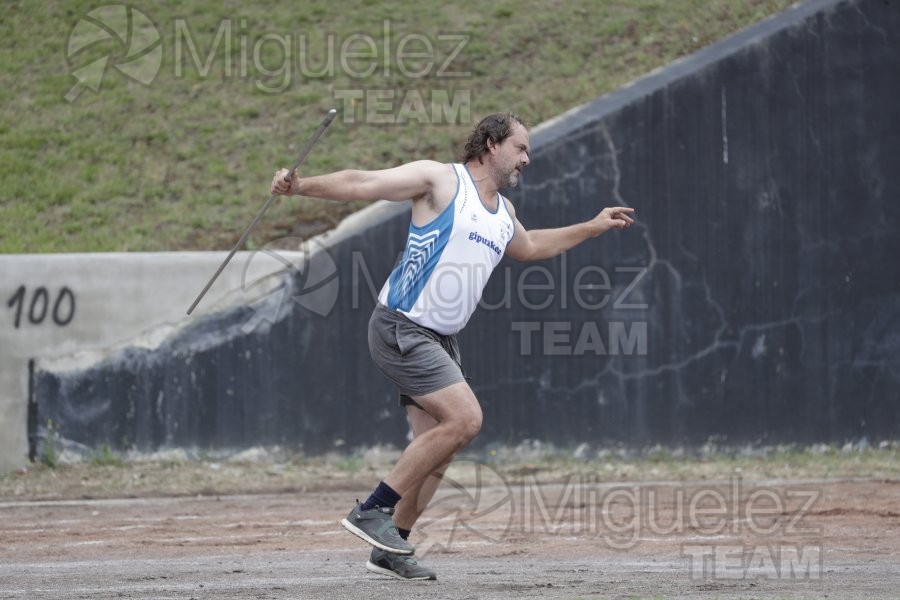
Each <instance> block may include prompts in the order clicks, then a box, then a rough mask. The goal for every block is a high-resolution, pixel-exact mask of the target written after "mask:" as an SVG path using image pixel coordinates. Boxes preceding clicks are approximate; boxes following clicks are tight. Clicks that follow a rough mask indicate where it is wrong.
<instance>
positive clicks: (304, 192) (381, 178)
mask: <svg viewBox="0 0 900 600" xmlns="http://www.w3.org/2000/svg"><path fill="white" fill-rule="evenodd" d="M446 168H447V167H446V165H444V164H442V163H439V162H435V161H431V160H418V161H415V162H411V163H407V164H405V165H400V166H399V167H394V168H392V169H383V170H380V171H358V170H353V169H348V170H344V171H337V172H335V173H329V174H328V175H316V176H313V177H299V176H298V175H297V174H296V173H294V177H293V179H292V180H291V181H290V182H288V181H286V180H285V177H286V176H287V174H288V170H287V169H281V170H280V171H278V172H277V173H275V177H274V179H273V180H272V193H273V194H277V195H284V196H289V195H295V196H310V197H313V198H324V199H326V200H349V201H359V200H363V201H365V200H382V199H383V200H394V201H401V200H417V199H420V198H427V197H429V196H430V195H431V194H432V193H433V191H434V187H435V183H436V182H437V181H438V180H439V178H440V177H441V175H442V173H443V171H444V170H445V169H446Z"/></svg>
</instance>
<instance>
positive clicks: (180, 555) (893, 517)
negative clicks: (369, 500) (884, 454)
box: [0, 463, 900, 599]
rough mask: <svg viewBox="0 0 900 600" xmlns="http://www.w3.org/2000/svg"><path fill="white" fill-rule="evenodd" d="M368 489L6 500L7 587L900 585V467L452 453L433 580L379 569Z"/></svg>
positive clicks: (684, 588)
mask: <svg viewBox="0 0 900 600" xmlns="http://www.w3.org/2000/svg"><path fill="white" fill-rule="evenodd" d="M369 488H370V486H368V485H364V484H362V483H359V482H355V481H354V482H341V481H339V482H337V483H335V482H334V481H328V480H322V481H321V482H320V484H319V485H316V484H310V485H307V486H305V487H304V489H298V490H294V491H290V492H281V493H267V494H258V495H246V494H245V495H193V496H189V497H140V498H106V499H68V500H65V499H53V500H35V499H25V500H18V499H15V498H10V497H8V496H7V497H6V499H5V500H4V501H2V502H0V598H16V599H18V598H27V599H37V598H90V599H100V598H153V599H164V598H179V599H188V598H197V599H201V598H203V599H206V598H210V599H211V598H225V599H238V598H240V599H245V598H348V597H362V598H372V597H385V596H386V595H389V596H390V597H395V598H407V597H417V598H479V599H480V598H523V597H528V598H587V597H591V598H597V597H600V598H626V597H627V598H631V597H641V598H643V597H651V598H657V597H697V598H754V597H773V596H774V597H778V598H823V597H828V598H860V597H867V598H890V597H897V596H898V594H900V592H898V590H900V568H898V566H900V561H898V558H900V554H898V550H900V481H898V480H896V479H872V478H865V479H848V478H842V479H818V480H817V479H796V480H784V479H775V480H763V479H754V480H751V479H744V478H743V477H742V476H740V475H734V476H731V477H728V478H723V479H718V480H716V481H696V480H694V481H668V482H666V481H652V480H643V481H635V482H628V481H614V482H610V481H601V480H600V479H599V478H597V477H593V476H591V475H589V474H578V475H574V476H573V475H570V476H567V477H558V476H555V477H552V478H550V477H545V478H544V479H542V477H541V474H540V473H537V474H529V473H527V472H523V473H520V474H519V476H518V477H516V478H511V477H509V476H508V475H506V474H502V473H498V472H497V471H494V470H493V469H491V468H490V467H489V466H485V465H478V464H474V463H473V464H470V465H460V466H459V467H453V468H451V471H449V472H448V477H447V479H446V480H445V482H444V485H443V486H442V487H441V490H440V491H439V493H438V495H437V496H436V497H435V499H434V500H433V501H432V502H431V503H430V504H429V506H428V508H427V510H426V511H425V514H424V516H423V518H422V519H421V520H420V522H419V524H418V527H417V530H416V531H414V533H413V537H412V541H413V542H415V543H416V544H417V555H418V556H419V557H420V561H421V562H422V563H423V564H426V565H428V566H430V567H432V568H433V569H435V570H436V571H437V573H438V580H437V581H436V582H412V583H411V582H400V581H395V580H392V579H389V578H385V577H383V576H379V575H374V574H371V573H369V572H367V571H366V570H365V566H364V565H365V560H366V557H367V555H368V550H367V546H366V545H365V544H364V543H363V542H362V541H360V540H358V539H357V538H355V537H353V536H352V535H350V534H348V533H347V532H345V531H344V530H343V529H342V528H341V527H340V526H339V525H338V521H339V520H340V518H341V517H343V516H344V515H345V514H346V512H347V511H348V510H349V509H350V507H351V506H352V505H353V501H354V499H355V498H362V497H364V496H365V495H366V494H367V492H368V490H369Z"/></svg>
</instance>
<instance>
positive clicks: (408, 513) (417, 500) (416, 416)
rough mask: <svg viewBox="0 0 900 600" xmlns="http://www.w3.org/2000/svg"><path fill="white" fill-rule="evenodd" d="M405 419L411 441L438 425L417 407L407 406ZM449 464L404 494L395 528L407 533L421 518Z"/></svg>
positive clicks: (445, 464)
mask: <svg viewBox="0 0 900 600" xmlns="http://www.w3.org/2000/svg"><path fill="white" fill-rule="evenodd" d="M406 417H407V420H409V426H410V427H411V428H412V432H413V439H415V438H417V437H419V436H420V435H422V434H423V433H425V432H426V431H428V430H430V429H433V428H434V427H436V426H437V425H438V420H437V419H435V418H434V417H432V416H431V415H429V414H428V413H427V412H425V411H424V410H422V409H421V408H419V407H418V406H414V405H409V406H407V407H406ZM449 464H450V463H449V461H448V462H446V463H444V464H443V465H441V466H439V467H438V468H437V469H435V470H434V471H432V472H431V473H429V474H428V475H426V476H425V478H424V479H422V480H420V481H419V483H418V484H416V485H414V486H413V487H412V488H411V489H409V490H408V491H407V492H406V494H404V496H403V498H402V499H401V500H400V502H398V503H397V510H396V511H395V512H394V524H395V525H396V526H397V527H399V528H400V529H406V530H407V531H408V530H411V529H412V528H413V525H415V524H416V521H418V520H419V517H420V516H422V512H423V511H424V510H425V508H426V507H427V506H428V503H429V502H431V499H432V497H434V493H435V492H436V491H437V489H438V487H439V486H440V485H441V478H442V477H443V475H444V471H445V470H446V469H447V465H449Z"/></svg>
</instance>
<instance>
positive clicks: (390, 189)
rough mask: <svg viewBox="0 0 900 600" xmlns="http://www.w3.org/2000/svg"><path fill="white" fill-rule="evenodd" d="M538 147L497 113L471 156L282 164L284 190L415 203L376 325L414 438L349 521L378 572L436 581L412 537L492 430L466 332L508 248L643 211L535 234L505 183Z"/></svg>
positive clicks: (556, 243)
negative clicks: (463, 460)
mask: <svg viewBox="0 0 900 600" xmlns="http://www.w3.org/2000/svg"><path fill="white" fill-rule="evenodd" d="M529 153H530V145H529V140H528V129H527V128H526V126H525V124H524V123H523V122H522V120H521V119H519V118H518V117H516V116H515V115H512V114H502V113H498V114H492V115H488V116H487V117H485V118H484V119H482V120H481V121H480V122H479V123H478V124H477V125H476V126H475V128H474V130H473V131H472V134H471V136H470V137H469V140H468V141H467V142H466V146H465V151H464V157H463V160H462V163H461V164H444V163H439V162H434V161H430V160H420V161H415V162H411V163H408V164H405V165H401V166H399V167H395V168H392V169H385V170H382V171H356V170H345V171H339V172H336V173H332V174H329V175H320V176H315V177H304V178H300V177H298V176H297V175H296V174H295V175H294V177H293V178H292V179H291V180H288V179H287V174H288V171H287V170H286V169H282V170H280V171H278V172H277V173H276V174H275V178H274V179H273V181H272V193H273V194H284V195H290V194H294V195H303V196H312V197H315V198H326V199H332V200H376V199H386V200H392V201H398V202H400V201H406V200H411V201H412V222H411V223H410V228H409V236H408V238H407V242H406V249H405V251H404V253H403V257H402V259H401V261H400V263H399V264H398V265H397V267H396V268H395V269H394V271H393V272H392V273H391V275H390V277H389V278H388V281H387V282H386V283H385V284H384V287H383V288H382V290H381V293H380V295H379V298H378V304H377V306H376V308H375V311H374V312H373V314H372V318H371V320H370V321H369V350H370V352H371V354H372V358H373V359H374V361H375V363H376V364H377V365H378V367H379V368H380V369H381V370H382V372H383V373H384V374H385V375H386V376H387V377H388V378H389V379H390V380H391V381H393V382H394V383H395V384H396V385H397V387H398V388H399V389H400V394H401V396H400V402H401V405H403V406H404V407H405V408H406V412H407V418H408V420H409V423H410V427H411V428H412V431H413V436H414V437H413V440H412V442H411V443H410V444H409V446H407V448H406V450H405V451H404V452H403V454H402V455H401V456H400V458H399V460H398V461H397V464H396V465H395V466H394V468H393V469H392V470H391V472H390V473H389V474H388V475H387V476H386V477H385V478H384V480H383V481H381V483H379V485H378V487H377V488H376V489H375V490H374V491H373V492H372V494H371V496H369V498H368V499H367V500H366V501H365V502H363V503H359V502H357V505H356V506H355V507H354V508H353V510H351V511H350V514H348V515H347V517H346V518H345V519H343V520H342V521H341V524H342V525H343V526H344V527H345V528H346V529H348V530H349V531H350V532H351V533H353V534H355V535H357V536H359V537H360V538H362V539H364V540H365V541H366V542H368V543H369V544H371V545H372V546H374V548H373V550H372V554H371V557H370V559H369V561H368V563H367V564H366V567H367V568H368V569H369V570H370V571H373V572H377V573H382V574H385V575H390V576H393V577H397V578H400V579H436V576H435V574H434V572H433V571H431V570H430V569H428V568H426V567H424V566H422V565H419V564H418V563H417V562H416V560H415V559H414V558H413V557H412V554H413V552H414V547H413V546H412V545H411V544H410V543H409V542H408V541H407V538H408V537H409V534H410V530H411V529H412V527H413V525H414V524H415V522H416V520H417V519H418V518H419V515H420V514H421V513H422V511H423V510H424V509H425V506H427V504H428V502H429V500H430V499H431V497H432V495H433V494H434V492H435V490H436V489H437V486H438V483H439V481H440V478H441V475H442V474H443V471H444V469H445V468H446V466H447V464H448V463H449V462H450V461H451V459H452V458H453V456H454V455H455V454H456V453H457V452H458V451H459V450H460V449H461V448H463V447H464V446H465V445H466V444H468V443H469V442H470V441H471V440H472V439H473V438H474V437H475V436H476V435H477V434H478V431H479V430H480V429H481V420H482V413H481V407H480V405H479V404H478V400H477V399H476V398H475V394H474V393H473V392H472V389H471V388H470V387H469V385H468V383H466V379H465V377H464V375H463V372H462V368H461V366H460V357H459V348H458V346H457V343H456V333H457V332H459V331H460V330H461V329H462V328H463V327H464V326H465V324H466V322H467V321H468V320H469V317H470V316H471V314H472V312H473V311H474V309H475V307H476V306H477V304H478V302H479V300H480V299H481V293H482V290H483V288H484V286H485V284H486V283H487V279H488V277H489V275H490V273H491V271H492V270H493V269H494V267H495V266H496V265H497V263H499V262H500V259H501V258H502V256H503V254H508V255H509V256H511V257H512V258H514V259H517V260H523V261H526V260H541V259H545V258H550V257H554V256H558V255H559V254H561V253H563V252H565V251H566V250H568V249H570V248H572V247H573V246H576V245H577V244H580V243H581V242H584V241H585V240H587V239H589V238H592V237H596V236H598V235H601V234H603V233H605V232H606V231H609V230H610V229H623V228H626V227H628V226H629V225H631V224H632V223H633V222H634V221H633V219H632V218H631V216H630V215H631V213H632V212H633V209H631V208H624V207H613V208H605V209H603V210H602V211H601V212H600V213H599V214H598V215H597V216H596V217H594V218H593V219H591V220H590V221H587V222H585V223H579V224H576V225H571V226H569V227H561V228H557V229H538V230H532V231H527V230H526V229H525V228H524V227H523V226H522V224H521V223H520V222H519V220H518V219H517V218H516V211H515V209H514V208H513V206H512V204H511V203H510V202H509V201H508V200H507V199H506V198H504V197H503V196H501V195H500V194H499V190H500V189H501V188H507V187H514V186H515V185H516V184H517V183H518V182H519V177H520V176H521V174H522V170H523V169H524V168H525V167H526V166H527V165H528V163H529V162H530V155H529Z"/></svg>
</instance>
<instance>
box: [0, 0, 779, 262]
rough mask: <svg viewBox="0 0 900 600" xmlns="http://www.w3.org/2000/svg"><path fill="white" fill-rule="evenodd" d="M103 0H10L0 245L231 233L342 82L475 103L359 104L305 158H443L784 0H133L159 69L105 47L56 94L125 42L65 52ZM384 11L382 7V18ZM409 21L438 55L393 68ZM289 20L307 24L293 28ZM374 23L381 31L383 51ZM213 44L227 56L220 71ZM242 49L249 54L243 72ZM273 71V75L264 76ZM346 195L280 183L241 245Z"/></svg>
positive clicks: (598, 90)
mask: <svg viewBox="0 0 900 600" xmlns="http://www.w3.org/2000/svg"><path fill="white" fill-rule="evenodd" d="M99 4H102V3H97V2H94V1H93V0H71V1H68V2H59V3H49V4H48V3H39V2H29V1H25V0H20V1H16V0H10V1H7V2H5V3H4V7H3V16H2V17H0V40H2V41H0V47H2V53H3V63H4V69H3V71H2V72H0V100H2V101H0V140H2V143H0V183H2V185H0V252H4V253H22V252H73V251H138V250H141V251H144V250H149V251H152V250H176V249H225V248H229V247H230V246H231V245H232V244H233V243H234V241H235V240H236V239H237V237H238V235H239V232H240V231H241V230H242V229H243V227H245V226H246V224H247V223H248V222H249V221H250V219H251V218H252V216H253V215H254V214H255V213H256V211H257V210H258V209H259V207H260V206H261V204H262V201H263V200H264V199H265V197H266V196H267V189H268V185H269V180H270V178H271V174H272V172H273V171H274V170H275V169H276V168H277V167H279V166H284V165H288V164H290V163H291V162H292V157H293V156H294V155H295V153H296V151H297V148H298V147H299V144H300V143H302V141H303V140H304V139H305V138H306V137H307V136H308V135H309V134H310V132H311V131H312V130H313V129H314V128H315V126H316V125H317V124H318V121H319V119H320V117H321V115H323V114H324V112H325V111H326V110H327V109H328V108H331V107H332V106H338V107H339V108H343V107H342V106H341V102H338V101H337V100H336V94H339V93H340V90H347V89H355V90H362V89H365V90H370V91H371V90H385V91H386V93H391V92H394V93H396V94H397V100H396V101H395V105H394V111H395V112H394V114H395V115H396V113H397V111H399V109H400V99H401V98H407V97H408V94H409V93H410V92H416V93H418V94H420V95H421V97H422V98H424V99H425V100H426V102H427V100H428V99H430V98H434V96H433V94H436V93H446V94H458V93H461V92H468V93H470V94H471V115H470V116H469V118H468V119H462V120H463V121H464V122H461V123H450V124H447V123H440V122H431V123H420V122H418V120H412V119H411V120H410V121H409V122H407V123H403V124H376V123H372V122H371V121H372V119H369V118H367V117H366V115H365V114H364V113H365V111H364V110H363V105H360V106H359V107H358V108H357V118H356V121H355V122H353V123H345V122H338V123H336V124H335V126H333V127H332V128H331V130H330V131H329V132H328V134H327V138H326V139H325V140H324V141H323V143H321V144H320V145H319V146H318V147H317V148H316V150H315V152H314V153H313V154H312V155H311V156H310V158H309V160H308V162H307V164H306V166H305V171H306V172H307V173H319V172H324V171H330V170H335V169H338V168H342V167H357V168H382V167H385V166H391V165H395V164H399V163H401V162H405V161H408V160H412V159H421V158H434V159H439V160H448V159H451V158H452V157H454V156H455V155H456V152H457V150H458V148H459V146H460V142H461V141H462V139H463V138H464V137H465V135H466V133H467V131H468V129H469V127H470V126H471V121H472V120H474V119H477V118H478V117H479V116H480V115H482V114H485V113H487V112H492V111H496V110H511V111H515V112H517V113H519V114H521V115H522V116H523V117H524V118H526V119H527V120H528V121H529V122H531V123H539V122H541V121H543V120H546V119H548V118H550V117H552V116H554V115H557V114H559V113H561V112H563V111H564V110H566V109H569V108H571V107H573V106H576V105H578V104H581V103H584V102H586V101H588V100H591V99H593V98H595V97H597V96H599V95H602V94H603V93H606V92H608V91H611V90H613V89H615V88H617V87H619V86H621V85H622V84H624V83H626V82H628V81H630V80H632V79H634V78H636V77H638V76H640V75H643V74H645V73H647V72H648V71H650V70H652V69H654V68H656V67H659V66H662V65H664V64H666V63H668V62H670V61H672V60H673V59H675V58H677V57H679V56H684V55H686V54H689V53H691V52H693V51H695V50H697V49H698V48H700V47H702V46H704V45H707V44H709V43H711V42H713V41H715V40H717V39H720V38H722V37H724V36H727V35H728V34H730V33H732V32H734V31H736V30H738V29H740V28H743V27H745V26H747V25H749V24H752V23H753V22H755V21H758V20H759V19H761V18H764V17H766V16H768V15H771V14H773V13H775V12H778V11H780V10H783V9H784V8H786V7H787V6H789V5H790V4H791V1H790V0H747V1H745V2H733V1H732V0H604V1H602V2H598V1H596V0H572V1H566V2H563V1H553V2H546V1H544V0H524V1H516V2H513V1H511V0H500V1H498V2H495V3H493V4H491V5H490V7H489V8H485V6H486V5H484V4H483V3H476V2H473V1H471V0H465V1H463V2H455V3H452V4H447V3H443V2H437V1H436V0H430V1H425V2H419V3H416V4H414V5H413V4H409V3H406V2H400V1H399V0H384V1H381V2H375V1H372V0H348V1H347V2H344V3H342V4H341V10H332V7H333V3H330V2H326V1H325V0H307V1H306V2H302V3H294V4H291V5H290V8H289V9H288V10H289V12H284V11H285V8H284V6H282V5H280V4H277V3H274V2H254V3H242V2H235V1H226V2H213V1H212V0H193V1H190V2H180V1H176V0H163V1H159V2H152V3H151V2H145V1H141V2H138V3H136V4H133V6H135V8H137V9H138V10H139V11H142V12H143V13H145V14H146V15H147V16H148V17H149V18H150V19H152V20H153V22H154V23H155V25H156V26H157V28H158V30H159V31H160V34H161V36H162V47H163V63H162V68H161V70H160V72H159V74H158V75H157V77H156V78H155V79H154V80H153V82H152V83H151V84H150V85H149V86H146V87H145V86H143V85H141V84H140V83H137V82H135V81H132V80H129V79H127V78H125V77H124V76H122V75H121V74H119V73H118V72H116V71H115V70H113V69H112V68H111V67H110V68H109V70H108V71H107V72H106V74H105V76H104V78H103V81H102V85H101V87H100V91H99V93H94V92H93V91H91V90H85V91H84V92H83V93H82V94H81V95H80V96H79V97H78V98H77V99H76V100H75V101H74V102H72V103H69V102H67V101H65V100H64V96H65V95H66V94H67V93H68V92H69V91H70V89H71V88H72V86H73V84H74V83H75V78H74V77H73V76H72V75H71V71H72V70H73V69H74V68H77V67H80V66H82V65H83V64H85V62H87V61H88V59H93V58H94V57H97V56H101V55H103V53H107V54H109V56H110V64H114V63H118V62H120V61H121V60H122V59H123V57H124V55H125V52H126V48H125V47H124V45H123V44H121V43H118V42H117V41H116V40H108V41H106V42H100V43H98V45H97V46H95V47H89V48H87V49H85V50H83V51H82V52H81V53H79V54H76V55H75V56H74V57H73V59H72V61H71V62H72V64H71V65H70V64H69V61H68V60H67V56H66V52H67V43H68V39H69V34H70V32H71V30H72V28H73V27H74V26H75V24H76V23H77V22H78V21H79V20H80V19H81V18H82V17H83V16H84V15H85V14H87V13H88V12H89V11H91V10H92V9H94V8H95V7H96V6H98V5H99ZM274 14H277V15H278V19H277V20H275V21H273V20H272V15H274ZM178 19H181V22H183V23H187V24H188V25H189V26H190V30H191V32H193V33H192V34H191V35H192V39H193V40H194V42H195V48H196V51H197V53H198V58H199V61H200V65H199V66H200V67H201V68H202V66H203V63H205V61H206V59H207V58H209V59H210V61H211V62H210V70H209V71H208V72H207V73H206V75H203V74H202V73H201V72H200V71H201V68H198V66H197V65H196V64H195V63H194V62H193V59H192V57H191V56H190V54H189V49H188V48H187V47H186V44H185V38H184V36H182V37H181V39H182V54H181V60H180V61H178V60H177V56H176V52H175V48H176V38H177V37H178V35H177V30H176V20H178ZM385 19H389V20H390V25H389V33H388V35H385V33H384V32H385V29H384V20H385ZM226 20H230V21H229V22H231V23H233V30H232V38H231V39H232V46H231V48H230V52H228V51H227V49H226V48H225V46H224V42H221V43H220V46H219V47H218V49H217V50H216V51H215V52H212V49H213V47H214V46H213V42H214V40H215V38H216V35H217V33H218V32H219V31H220V26H221V24H222V23H223V22H224V21H226ZM353 33H362V34H365V35H368V36H370V37H371V38H372V39H373V40H374V41H375V42H376V47H377V48H378V52H379V54H378V56H377V57H376V58H375V59H374V60H369V62H368V63H367V62H366V59H363V60H362V61H361V62H359V63H353V64H351V65H350V67H351V68H352V69H355V70H356V71H357V72H359V71H363V70H364V68H365V67H366V66H368V65H369V64H375V63H377V64H376V65H375V66H376V69H375V71H374V72H373V73H371V74H368V75H366V76H365V77H360V78H354V77H351V76H350V73H349V72H348V71H347V70H346V69H345V68H344V67H343V66H342V65H341V63H340V58H341V54H340V50H341V44H342V42H344V41H346V40H348V39H350V36H351V34H353ZM413 33H417V34H422V35H424V36H425V38H427V39H428V40H429V41H430V43H431V44H432V47H433V55H434V58H435V65H434V66H433V67H431V68H430V69H426V67H427V64H422V65H420V67H421V68H422V69H423V70H427V71H428V75H427V76H421V77H420V76H415V74H411V75H404V74H403V72H402V71H401V70H400V69H399V68H398V67H399V65H398V62H397V48H396V46H397V45H398V43H399V41H400V40H401V39H402V38H403V36H405V35H408V34H413ZM265 34H274V35H276V36H288V35H290V36H292V38H293V39H292V42H293V43H294V46H295V47H296V48H300V50H298V51H294V52H293V53H292V56H291V59H290V60H289V61H285V59H284V53H283V50H282V47H281V46H279V43H278V42H277V40H276V41H274V42H273V41H270V42H268V43H260V40H261V39H262V38H263V36H264V35H265ZM445 34H462V35H465V36H468V38H467V39H468V42H467V43H466V44H465V45H464V47H463V48H462V50H461V51H460V52H459V53H458V55H456V56H454V57H453V60H452V61H451V62H450V64H449V68H448V69H446V70H445V72H446V71H447V70H449V71H453V72H462V73H469V76H466V77H446V76H445V75H444V74H438V72H437V71H438V69H439V66H440V65H443V64H444V63H445V62H446V61H447V60H448V59H449V58H450V57H451V55H452V54H453V53H454V51H455V50H456V48H457V47H458V42H456V41H448V40H447V39H446V38H443V37H441V36H443V35H445ZM330 35H333V37H334V39H335V40H336V41H335V44H336V46H335V48H336V53H335V60H336V68H335V70H334V71H335V72H334V73H333V74H328V73H326V74H324V75H315V74H312V73H311V71H312V70H313V67H315V66H317V65H322V64H326V63H325V62H324V61H325V60H326V57H327V56H328V51H327V49H328V44H327V40H328V39H329V36H330ZM301 38H302V39H303V40H305V41H306V44H305V45H304V46H302V48H301V46H299V45H298V44H299V43H300V40H301ZM223 39H224V38H223ZM242 40H243V41H242ZM385 43H388V44H389V45H390V46H393V47H392V49H391V50H392V51H391V52H390V54H389V56H388V57H387V58H386V59H385V53H384V52H383V47H384V44H385ZM242 48H245V49H246V53H244V50H243V49H242ZM357 49H358V48H357ZM423 49H425V50H426V51H427V48H425V47H424V46H418V47H417V46H415V45H410V46H408V47H407V48H406V50H407V52H415V51H421V50H423ZM255 50H259V52H258V54H259V56H260V59H259V61H257V62H258V64H256V65H254V58H253V57H254V53H255ZM242 53H243V54H242ZM242 55H246V56H247V57H248V58H247V60H243V58H242ZM415 60H417V59H413V61H412V62H413V64H417V63H415ZM301 61H305V62H301ZM285 62H289V63H290V64H291V65H293V66H294V73H293V74H292V77H291V79H290V81H288V82H285V80H284V79H285V78H284V76H278V75H270V76H267V75H265V74H264V73H263V70H265V69H268V70H269V71H275V70H277V69H278V68H279V66H280V65H281V64H284V63H285ZM426 62H427V61H426ZM407 63H410V60H409V59H407ZM177 64H181V65H182V69H181V72H180V75H179V74H178V73H177V71H176V65H177ZM226 64H228V65H233V67H234V70H233V71H232V74H231V75H230V76H228V75H227V74H226ZM242 65H244V66H246V65H249V66H248V67H246V68H245V69H244V75H245V76H244V77H239V76H237V75H236V74H241V71H240V67H241V66H242ZM301 65H306V66H305V67H303V68H301ZM407 70H409V69H407ZM257 84H259V85H257ZM282 84H283V85H284V88H285V89H284V90H283V91H282V92H280V93H265V92H262V91H260V89H259V86H268V87H270V88H275V87H280V86H281V85H282ZM453 97H455V98H458V97H459V96H453ZM348 112H349V111H348ZM438 115H439V113H438V112H436V111H431V112H430V114H429V118H430V120H431V121H435V120H440V119H437V116H438ZM357 208H359V206H357V205H353V204H344V203H328V202H322V201H316V200H310V199H290V200H288V199H284V200H282V201H280V202H278V203H276V205H275V206H274V207H273V209H272V210H271V211H270V212H269V214H268V215H267V217H266V219H265V222H264V223H263V226H262V227H260V229H259V230H258V231H257V232H256V233H255V235H254V237H253V239H251V242H250V246H251V247H260V246H262V245H264V244H265V243H266V242H268V241H270V240H273V239H276V238H278V237H282V236H288V235H296V236H304V237H305V236H309V235H311V234H315V233H318V232H320V231H322V230H325V229H328V228H330V227H332V226H334V225H335V224H336V223H337V222H338V221H339V220H340V219H341V218H343V217H344V216H345V215H347V214H348V213H349V212H351V211H353V210H355V209H357Z"/></svg>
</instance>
